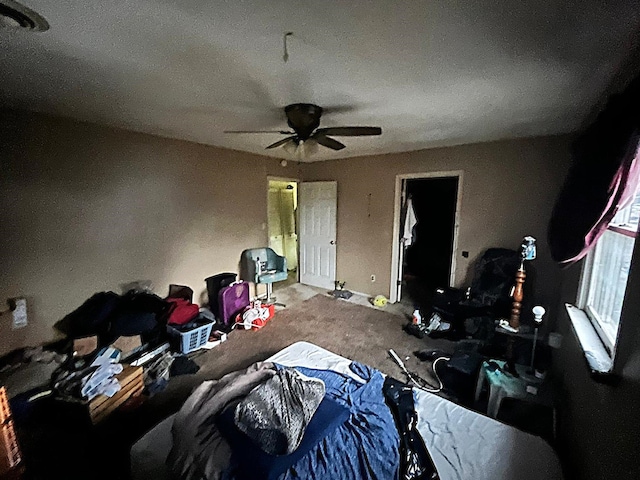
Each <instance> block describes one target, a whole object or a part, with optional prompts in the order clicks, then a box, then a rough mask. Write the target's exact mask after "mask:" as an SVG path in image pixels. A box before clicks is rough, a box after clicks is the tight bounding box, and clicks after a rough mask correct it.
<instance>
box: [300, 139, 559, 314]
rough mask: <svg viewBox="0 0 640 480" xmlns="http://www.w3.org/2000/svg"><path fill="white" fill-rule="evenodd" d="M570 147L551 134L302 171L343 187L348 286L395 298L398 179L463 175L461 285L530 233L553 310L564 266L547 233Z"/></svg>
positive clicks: (543, 291) (341, 255) (542, 294)
mask: <svg viewBox="0 0 640 480" xmlns="http://www.w3.org/2000/svg"><path fill="white" fill-rule="evenodd" d="M568 145H569V138H568V137H547V138H536V139H528V140H517V141H503V142H494V143H484V144H476V145H467V146H460V147H451V148H441V149H432V150H421V151H416V152H408V153H399V154H391V155H381V156H372V157H361V158H355V159H348V160H337V161H328V162H318V163H310V164H303V165H302V168H303V175H304V179H305V181H311V180H337V182H338V238H337V242H338V252H337V257H338V260H337V275H338V278H339V279H341V280H346V282H347V285H346V286H347V288H349V289H351V290H354V291H359V292H363V293H367V294H370V295H375V294H384V295H389V284H390V276H391V248H392V240H393V238H392V237H393V235H392V230H393V214H394V206H393V203H394V190H395V177H396V175H398V174H405V173H427V172H438V171H452V170H462V171H463V181H462V207H461V212H460V228H459V239H458V250H457V252H456V255H457V256H456V261H457V267H456V283H457V284H458V285H460V284H461V283H465V281H466V280H467V278H466V277H467V270H468V268H469V266H470V265H473V262H474V261H475V260H476V258H477V257H478V256H479V255H480V254H482V252H483V251H484V250H485V249H487V248H489V247H507V248H514V249H517V248H518V246H519V245H520V243H521V240H522V237H523V236H525V235H533V236H535V237H536V238H537V239H538V247H539V248H538V253H539V257H538V259H537V260H535V262H534V263H533V265H532V266H531V267H530V270H534V269H535V271H536V272H537V279H534V278H533V277H534V275H533V273H532V275H531V276H530V278H529V279H528V281H530V282H535V290H536V302H539V303H541V304H542V305H545V306H547V307H548V308H550V309H554V308H555V305H556V304H557V300H558V287H559V285H560V280H559V269H558V268H557V267H556V266H555V264H554V263H553V262H552V261H551V258H550V256H549V251H548V248H547V246H546V230H547V222H548V220H549V216H550V213H551V209H552V207H553V203H554V201H555V198H556V194H557V192H558V190H559V187H560V185H561V183H562V181H563V178H564V175H565V173H566V170H567V167H568V163H569V151H568ZM369 194H371V200H370V202H369V200H368V195H369ZM369 204H370V210H371V211H370V212H369V211H368V208H369V207H368V205H369ZM369 214H370V215H369ZM463 250H467V251H469V252H470V255H469V258H463V257H462V255H461V252H462V251H463ZM372 274H374V275H376V282H375V283H372V282H371V275H372ZM465 284H466V283H465ZM530 286H532V284H530Z"/></svg>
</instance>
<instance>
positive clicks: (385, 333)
mask: <svg viewBox="0 0 640 480" xmlns="http://www.w3.org/2000/svg"><path fill="white" fill-rule="evenodd" d="M406 322H407V319H406V317H404V316H399V315H395V314H392V313H389V312H387V311H384V310H378V309H375V308H370V307H365V306H362V305H357V304H354V303H351V302H347V301H344V300H337V299H334V298H333V297H330V296H327V295H324V294H318V295H315V296H313V297H311V298H309V299H307V300H304V301H302V302H300V303H297V304H296V305H293V306H292V307H290V308H287V309H284V310H281V311H279V312H277V313H276V315H275V317H274V318H273V319H272V320H271V321H270V322H269V323H268V324H267V325H266V326H265V327H264V328H263V329H261V330H259V331H253V330H248V331H245V330H236V331H233V332H232V333H231V334H230V335H229V340H228V341H227V342H225V343H223V344H222V345H220V346H218V347H216V348H214V349H213V350H210V351H204V353H200V354H196V356H195V357H194V359H195V361H196V362H197V363H198V364H199V365H200V367H201V369H200V371H199V372H198V373H197V374H196V375H187V376H183V377H176V378H172V379H171V381H170V383H169V387H168V388H167V390H165V391H164V392H162V393H160V394H158V395H156V396H154V397H152V398H151V399H150V400H149V401H148V402H146V404H145V405H144V408H142V409H140V410H141V411H140V412H139V413H140V414H141V415H142V416H143V417H141V418H140V420H142V418H144V417H147V418H146V421H145V422H144V423H146V424H153V422H154V421H157V420H159V419H160V418H162V416H166V415H168V414H169V413H171V412H172V411H175V410H177V409H178V408H179V406H180V405H181V404H182V403H183V402H184V400H185V399H186V397H187V396H188V395H189V393H190V392H191V391H192V390H193V388H194V387H195V386H197V385H199V384H200V383H201V382H202V381H203V380H206V379H215V378H220V377H221V376H222V375H224V374H226V373H228V372H231V371H234V370H238V369H240V368H245V367H247V366H249V365H250V364H251V363H253V362H257V361H260V360H264V359H265V358H267V357H269V356H271V355H272V354H274V353H275V352H277V351H279V350H281V349H282V348H284V347H286V346H288V345H290V344H292V343H295V342H297V341H300V340H305V341H308V342H311V343H315V344H316V345H319V346H321V347H323V348H326V349H328V350H330V351H332V352H334V353H337V354H339V355H343V356H345V357H348V358H351V359H353V360H357V361H359V362H362V363H366V364H367V365H371V366H372V367H375V368H378V369H379V370H381V371H382V372H384V373H386V374H388V375H391V376H394V377H396V378H399V379H404V375H402V373H401V371H400V369H399V367H398V366H397V365H396V364H395V363H394V362H393V360H391V358H390V357H389V355H388V353H387V352H388V350H389V349H390V348H393V349H394V350H395V351H396V353H397V354H398V355H399V356H400V357H401V358H402V359H403V360H405V359H406V358H407V357H409V358H408V359H407V360H406V361H405V363H406V365H407V367H408V368H409V370H411V371H414V372H416V373H419V374H420V375H421V376H423V377H424V378H425V379H430V378H431V377H430V375H431V368H430V365H429V364H428V363H424V362H420V361H419V360H417V359H416V358H415V356H414V355H413V352H414V351H416V350H423V349H428V348H439V349H443V350H450V349H451V348H452V347H451V344H450V342H448V341H446V340H432V339H430V338H425V339H418V338H416V337H413V336H411V335H408V334H406V333H405V332H404V331H403V330H402V326H403V325H404V324H405V323H406Z"/></svg>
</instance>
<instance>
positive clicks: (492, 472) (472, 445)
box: [131, 342, 562, 480]
mask: <svg viewBox="0 0 640 480" xmlns="http://www.w3.org/2000/svg"><path fill="white" fill-rule="evenodd" d="M267 361H270V362H276V363H279V364H281V365H285V366H290V367H294V366H298V367H308V368H316V369H321V370H333V371H336V372H339V373H342V374H345V375H348V376H349V377H351V378H353V379H354V380H356V381H361V382H363V380H362V379H361V378H360V377H358V376H357V375H356V374H354V373H353V372H352V371H351V369H350V368H349V365H350V363H351V360H349V359H347V358H345V357H341V356H340V355H336V354H335V353H331V352H329V351H328V350H325V349H323V348H321V347H318V346H317V345H314V344H312V343H309V342H297V343H294V344H292V345H290V346H288V347H287V348H285V349H283V350H281V351H280V352H278V353H276V354H275V355H273V356H272V357H270V358H268V359H267ZM415 392H416V393H415V408H416V412H417V413H418V430H419V432H420V434H421V435H422V437H423V438H424V440H425V443H426V445H427V446H428V448H429V452H430V453H431V457H432V458H433V462H434V463H435V465H436V468H437V470H438V473H439V474H440V478H441V480H470V479H473V480H498V479H514V480H515V479H517V480H545V479H548V480H556V479H561V478H562V470H561V467H560V462H559V461H558V458H557V456H556V455H555V452H554V451H553V449H552V448H551V447H550V446H549V445H548V444H547V443H546V442H545V441H544V440H542V439H541V438H539V437H536V436H534V435H530V434H528V433H525V432H522V431H520V430H518V429H516V428H513V427H510V426H508V425H505V424H503V423H500V422H498V421H496V420H494V419H492V418H489V417H485V416H484V415H480V414H478V413H476V412H473V411H471V410H469V409H466V408H464V407H461V406H459V405H456V404H455V403H452V402H450V401H448V400H445V399H443V398H441V397H438V396H437V395H433V394H430V393H427V392H423V391H420V390H416V391H415ZM172 424H173V416H172V417H169V418H167V419H165V420H164V421H163V422H161V423H160V424H159V425H157V426H156V427H155V428H153V429H152V430H151V431H149V432H148V433H147V434H146V435H145V436H144V437H142V438H141V439H140V440H139V441H138V442H137V443H136V444H135V445H134V446H133V447H132V449H131V470H132V476H133V478H134V479H143V478H144V479H146V478H153V479H154V480H165V479H169V478H170V476H169V474H168V471H167V469H166V467H165V459H166V458H167V454H168V453H169V449H170V447H171V445H170V442H171V425H172Z"/></svg>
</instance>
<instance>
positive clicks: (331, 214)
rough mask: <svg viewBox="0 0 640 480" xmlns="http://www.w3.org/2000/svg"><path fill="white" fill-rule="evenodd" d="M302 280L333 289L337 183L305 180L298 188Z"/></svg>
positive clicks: (301, 281) (309, 283)
mask: <svg viewBox="0 0 640 480" xmlns="http://www.w3.org/2000/svg"><path fill="white" fill-rule="evenodd" d="M298 198H299V202H300V204H299V207H300V231H299V237H298V242H299V245H300V259H299V263H300V283H304V284H306V285H313V286H315V287H321V288H329V289H333V288H334V282H335V280H336V213H337V205H338V184H337V182H303V183H300V191H299V197H298Z"/></svg>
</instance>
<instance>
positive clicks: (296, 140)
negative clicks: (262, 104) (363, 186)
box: [225, 103, 382, 152]
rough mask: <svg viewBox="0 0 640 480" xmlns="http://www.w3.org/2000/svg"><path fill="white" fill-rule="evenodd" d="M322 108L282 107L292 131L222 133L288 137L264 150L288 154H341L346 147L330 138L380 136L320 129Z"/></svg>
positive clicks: (366, 130)
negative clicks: (317, 150) (319, 150)
mask: <svg viewBox="0 0 640 480" xmlns="http://www.w3.org/2000/svg"><path fill="white" fill-rule="evenodd" d="M322 111H323V110H322V107H319V106H317V105H313V104H311V103H293V104H291V105H287V106H286V107H284V113H285V115H286V116H287V123H288V124H289V127H291V129H292V130H293V131H287V130H280V131H259V130H258V131H256V130H235V131H227V132H225V133H280V134H282V135H288V137H286V138H283V139H282V140H278V141H277V142H274V143H272V144H271V145H269V146H267V147H266V148H267V149H272V148H278V147H283V148H284V149H285V150H288V151H295V152H299V151H300V150H301V149H302V150H304V149H305V148H308V147H309V146H312V147H313V146H315V145H317V144H319V145H322V146H324V147H327V148H330V149H331V150H342V149H343V148H345V145H344V144H343V143H341V142H339V141H337V140H336V139H334V138H331V137H361V136H368V135H380V134H381V133H382V129H381V128H380V127H327V128H318V127H319V126H320V117H321V116H322Z"/></svg>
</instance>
